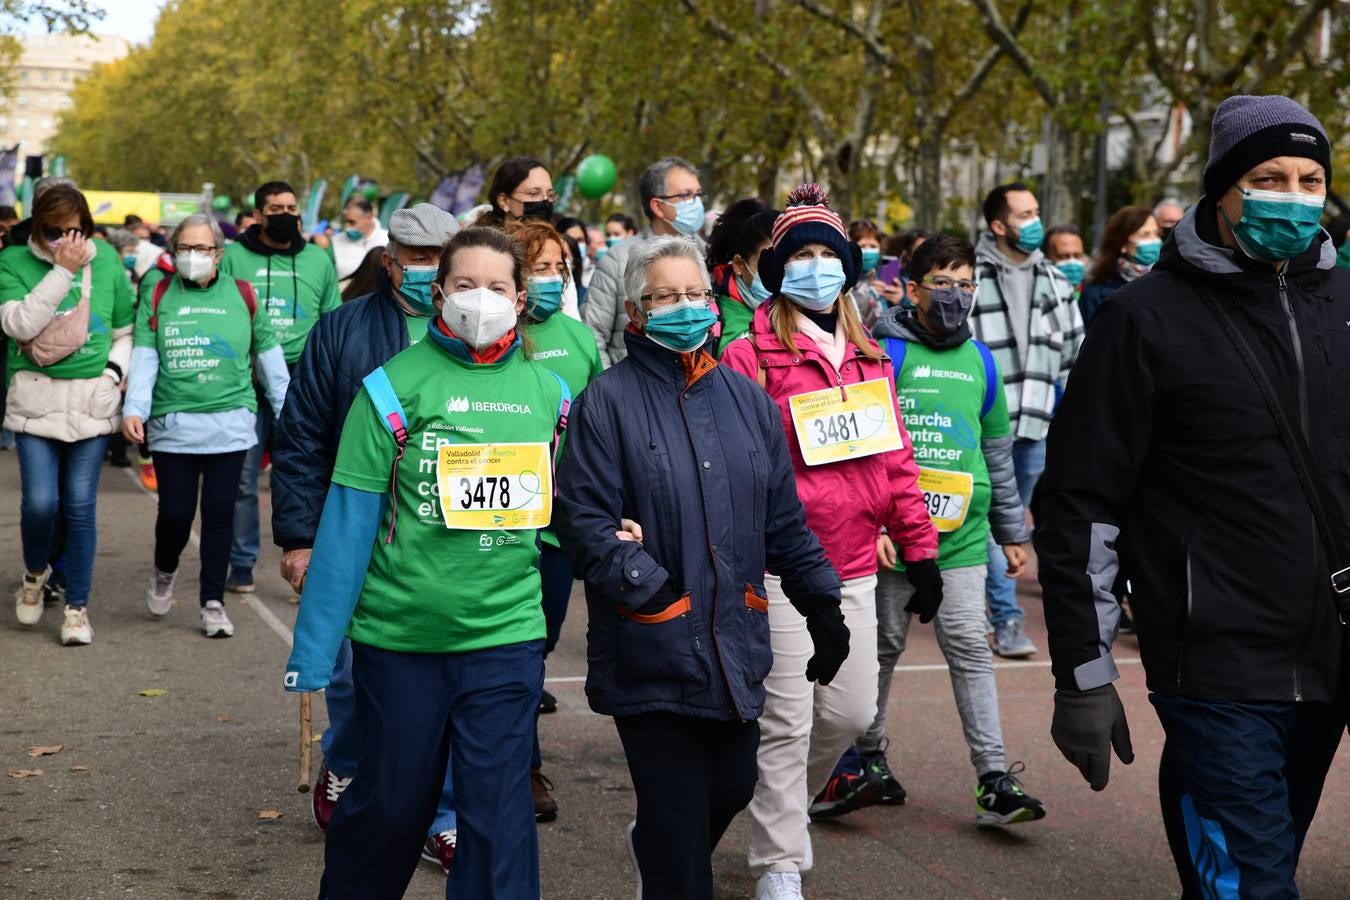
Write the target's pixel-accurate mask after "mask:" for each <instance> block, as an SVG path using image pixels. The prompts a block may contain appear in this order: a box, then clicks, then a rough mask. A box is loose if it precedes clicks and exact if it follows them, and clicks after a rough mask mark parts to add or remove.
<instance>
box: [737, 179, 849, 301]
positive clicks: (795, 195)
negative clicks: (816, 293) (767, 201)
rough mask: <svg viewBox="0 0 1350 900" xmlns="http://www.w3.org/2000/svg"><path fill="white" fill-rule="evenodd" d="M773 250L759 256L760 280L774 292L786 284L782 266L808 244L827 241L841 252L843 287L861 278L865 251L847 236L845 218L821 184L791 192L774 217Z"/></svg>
mask: <svg viewBox="0 0 1350 900" xmlns="http://www.w3.org/2000/svg"><path fill="white" fill-rule="evenodd" d="M770 239H771V240H772V242H773V245H772V247H771V248H770V250H771V251H772V252H770V253H761V254H760V255H759V279H760V281H763V282H764V286H765V287H766V288H768V289H769V290H771V291H773V292H774V293H775V294H776V293H778V291H779V289H780V288H781V287H782V286H783V267H784V266H785V265H787V261H788V260H789V259H791V258H792V254H794V253H796V252H797V251H798V250H800V249H801V248H802V247H805V246H806V245H807V244H824V245H825V246H826V247H829V248H830V249H832V250H833V251H834V252H835V253H837V254H839V260H840V262H842V263H843V264H844V290H845V291H847V290H849V289H850V288H852V287H853V285H854V284H855V283H857V281H858V270H859V269H861V268H862V252H861V250H860V249H859V248H858V245H857V244H852V243H850V242H849V239H848V232H847V231H845V230H844V220H843V219H841V218H839V214H838V213H837V212H835V211H834V210H832V209H830V198H829V197H827V196H825V191H824V189H823V188H821V186H820V185H818V184H803V185H799V186H797V187H795V188H793V189H792V193H790V194H788V198H787V207H786V208H785V209H784V210H783V214H782V215H781V216H779V217H778V218H777V219H775V220H774V223H773V232H772V233H771V235H770Z"/></svg>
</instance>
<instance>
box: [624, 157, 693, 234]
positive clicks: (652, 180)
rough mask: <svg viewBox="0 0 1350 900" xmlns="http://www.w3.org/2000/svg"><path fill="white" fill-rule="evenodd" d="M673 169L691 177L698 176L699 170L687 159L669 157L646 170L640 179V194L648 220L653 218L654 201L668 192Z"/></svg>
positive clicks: (659, 160)
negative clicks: (669, 178) (668, 183)
mask: <svg viewBox="0 0 1350 900" xmlns="http://www.w3.org/2000/svg"><path fill="white" fill-rule="evenodd" d="M671 169H684V170H685V171H686V172H688V173H690V174H691V175H694V176H697V175H698V169H696V168H695V167H694V164H693V163H691V162H689V160H687V159H681V158H680V157H678V156H667V157H666V158H665V159H658V160H657V161H656V162H654V163H652V164H651V165H650V166H648V167H647V168H646V170H645V171H643V173H642V177H641V178H639V179H638V194H639V195H640V196H641V197H642V211H643V212H645V213H646V214H647V218H648V219H650V218H652V200H654V199H656V198H657V197H660V196H661V195H662V194H664V193H665V192H666V176H667V175H669V174H670V170H671Z"/></svg>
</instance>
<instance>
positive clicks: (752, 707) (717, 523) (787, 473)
mask: <svg viewBox="0 0 1350 900" xmlns="http://www.w3.org/2000/svg"><path fill="white" fill-rule="evenodd" d="M624 337H625V342H626V344H627V348H628V357H627V358H626V359H624V360H623V361H622V362H619V363H617V364H615V365H614V366H613V367H611V368H610V369H608V370H607V371H605V372H604V374H602V375H601V376H600V377H599V378H597V379H595V380H594V381H592V382H591V383H590V385H589V386H587V388H586V390H584V391H582V393H581V396H580V397H578V398H577V401H576V403H575V405H574V406H573V407H572V411H571V415H570V417H569V423H568V425H569V428H568V437H567V452H566V453H565V454H563V460H562V464H561V466H560V468H559V471H558V500H557V516H556V517H555V518H556V521H557V523H558V537H559V539H560V540H561V543H562V548H563V550H564V551H565V552H566V553H567V555H568V557H569V558H570V559H571V561H572V565H573V572H574V574H575V575H576V576H577V577H578V578H581V579H582V580H584V581H585V583H586V603H587V606H588V608H589V612H590V627H589V630H588V632H587V650H586V657H587V663H588V672H587V676H586V694H587V696H588V697H589V698H590V703H591V708H592V709H593V710H595V711H596V712H598V713H601V714H604V715H615V716H621V715H636V714H639V713H646V712H656V711H663V712H673V713H677V714H682V715H689V716H695V717H699V718H707V719H723V720H731V721H735V720H737V719H742V720H749V719H754V718H757V717H758V716H759V714H760V712H761V710H762V709H763V707H764V677H765V676H766V675H767V674H768V673H769V668H770V667H771V666H772V665H773V652H772V650H771V649H770V647H769V620H768V612H767V611H768V603H767V601H766V600H765V594H764V572H765V570H766V569H767V570H768V571H770V572H772V573H774V574H775V575H779V576H781V577H782V578H783V589H784V591H785V592H786V593H787V595H788V597H789V598H790V599H791V600H793V601H794V602H809V601H812V600H820V599H826V598H833V601H834V602H835V603H837V602H838V597H839V588H840V581H839V576H838V575H837V574H836V573H835V571H834V568H833V567H832V566H831V565H830V563H829V561H828V560H827V559H826V558H825V554H824V551H823V550H822V549H821V546H820V542H819V541H818V540H816V536H815V535H814V534H813V533H812V532H811V530H810V529H809V528H807V526H806V514H805V512H804V510H803V509H802V504H801V500H800V499H798V497H797V485H796V482H795V480H794V478H793V475H792V460H791V457H790V456H789V455H788V449H787V444H786V441H785V439H784V437H783V423H782V419H781V418H780V417H779V415H778V409H777V408H776V407H775V406H774V404H773V401H772V400H770V399H769V396H768V395H767V394H765V393H764V391H763V389H762V388H760V387H759V385H757V384H756V383H755V382H754V381H752V380H750V379H748V378H746V377H745V376H743V375H741V374H739V373H737V372H733V371H731V370H729V369H726V368H724V367H723V366H719V365H717V364H716V363H715V362H714V361H713V359H712V357H711V356H708V355H707V354H698V355H697V356H686V357H682V356H680V355H679V354H676V353H672V352H671V351H669V350H666V349H664V348H662V347H660V346H658V345H656V344H654V343H653V342H652V341H650V340H648V339H647V338H646V337H643V336H641V335H637V334H634V333H632V332H629V333H627V334H625V335H624ZM695 360H697V363H695V362H694V361H695ZM621 519H633V520H635V521H636V522H637V523H638V524H639V525H641V526H642V531H643V543H642V544H638V543H634V542H627V541H620V540H618V539H617V538H616V537H615V536H614V533H615V531H617V530H618V529H619V525H620V520H621Z"/></svg>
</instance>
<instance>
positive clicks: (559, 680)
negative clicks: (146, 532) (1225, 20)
mask: <svg viewBox="0 0 1350 900" xmlns="http://www.w3.org/2000/svg"><path fill="white" fill-rule="evenodd" d="M122 471H124V472H126V473H127V477H128V478H130V479H131V482H132V484H134V485H136V487H138V488H140V489H141V491H142V492H144V493H145V494H148V495H149V496H151V497H153V496H155V493H154V491H147V490H146V489H145V485H143V484H141V477H140V476H139V475H138V474H136V473H135V472H133V471H132V470H131V469H123V470H122ZM191 539H192V545H193V546H194V547H200V546H201V538H200V537H198V536H197V529H195V528H194V529H193V530H192V534H191ZM240 600H241V602H242V603H243V604H244V605H245V606H247V607H248V608H249V609H251V610H253V611H254V612H255V613H257V614H258V615H259V616H260V617H261V618H262V620H263V621H264V622H265V623H267V627H268V628H271V629H272V630H273V631H274V632H276V634H277V636H278V637H280V638H281V639H282V640H283V641H285V642H286V646H287V647H289V646H291V641H292V638H291V629H290V627H289V626H288V625H287V624H286V623H285V622H283V621H281V620H280V619H278V618H277V617H276V615H275V614H274V613H273V612H272V611H271V610H270V609H268V608H267V607H266V606H265V605H264V604H263V602H262V601H261V600H259V599H258V598H257V597H255V596H253V595H251V594H243V595H242V596H241V597H240ZM1139 663H1140V660H1139V657H1137V656H1118V657H1116V665H1118V666H1137V665H1139ZM994 668H995V669H1048V668H1050V660H1048V659H1037V660H1016V661H1013V662H996V663H994ZM947 669H948V666H947V664H946V663H920V664H918V665H912V666H896V667H895V671H897V672H946V671H947ZM585 680H586V676H585V675H555V676H553V677H552V678H545V679H544V684H581V683H583V682H585Z"/></svg>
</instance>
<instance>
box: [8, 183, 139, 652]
mask: <svg viewBox="0 0 1350 900" xmlns="http://www.w3.org/2000/svg"><path fill="white" fill-rule="evenodd" d="M93 233H94V220H93V217H92V216H91V215H90V213H89V205H88V203H86V202H85V199H84V195H83V194H81V193H80V192H79V191H78V190H76V189H75V188H73V187H68V186H64V185H61V186H57V187H52V188H49V189H48V190H47V191H45V192H44V193H43V194H42V195H41V196H40V197H38V199H37V202H36V203H35V204H34V206H33V226H32V232H31V235H30V237H29V238H28V241H27V243H26V244H20V245H17V246H12V247H7V248H6V249H5V250H4V251H3V252H0V327H2V328H3V329H4V332H5V334H6V335H7V336H8V337H9V338H10V339H11V340H10V341H9V350H8V353H9V357H8V372H9V377H10V384H9V395H8V401H7V403H6V407H5V427H6V428H8V429H9V430H10V431H13V432H14V434H15V435H16V443H17V445H18V450H19V478H20V484H21V491H22V497H21V503H20V507H21V513H20V520H19V526H20V532H21V534H22V538H23V559H24V574H23V583H22V584H21V586H20V587H19V591H18V593H17V594H16V595H15V604H14V611H15V614H16V616H17V617H18V620H19V622H20V623H21V624H23V625H29V626H32V625H36V624H37V623H38V621H39V620H40V619H41V618H42V594H43V587H44V586H45V585H46V583H47V579H48V578H49V577H50V576H51V568H50V567H49V566H48V561H49V560H50V559H51V558H52V548H53V544H54V542H55V539H56V529H57V516H58V515H60V516H61V518H62V520H63V522H64V528H65V556H66V576H67V582H66V606H65V610H64V618H63V620H62V624H61V643H62V644H66V645H79V644H89V643H91V642H92V641H93V640H94V631H93V628H91V627H90V624H89V614H88V611H87V607H88V604H89V591H90V587H91V585H92V584H93V576H94V548H95V543H96V523H95V501H96V499H97V494H98V478H99V472H100V469H101V466H102V462H103V455H104V452H105V451H106V449H107V446H108V436H109V435H111V434H112V433H113V432H114V431H116V430H117V426H118V411H119V408H120V407H121V405H122V388H121V384H122V378H123V375H124V374H125V373H126V370H127V368H128V366H129V365H130V362H131V326H132V314H133V313H132V293H131V283H130V282H129V281H128V280H127V277H126V274H125V272H124V269H123V265H122V259H121V257H119V256H118V255H117V251H115V250H114V249H113V248H112V247H111V246H110V245H109V244H106V243H104V242H103V241H100V240H93V239H91V235H92V234H93Z"/></svg>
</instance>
